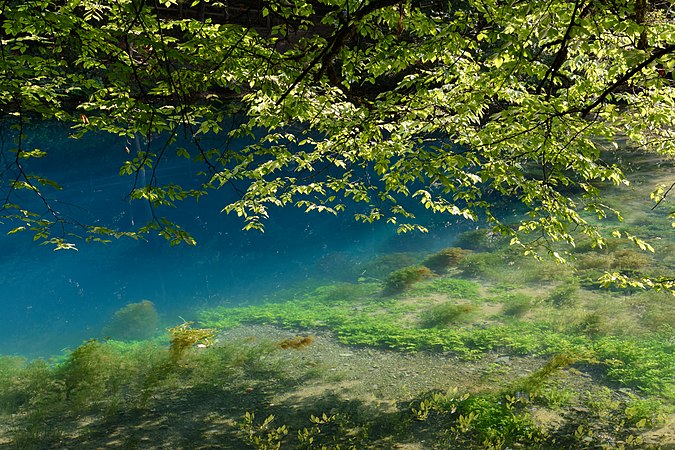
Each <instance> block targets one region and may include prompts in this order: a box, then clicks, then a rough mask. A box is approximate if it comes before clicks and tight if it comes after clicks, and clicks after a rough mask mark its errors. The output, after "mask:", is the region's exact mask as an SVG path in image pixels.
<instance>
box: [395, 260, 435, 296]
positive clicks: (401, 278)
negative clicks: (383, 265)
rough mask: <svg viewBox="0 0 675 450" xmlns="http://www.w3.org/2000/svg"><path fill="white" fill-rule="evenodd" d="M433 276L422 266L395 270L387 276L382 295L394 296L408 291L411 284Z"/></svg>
mask: <svg viewBox="0 0 675 450" xmlns="http://www.w3.org/2000/svg"><path fill="white" fill-rule="evenodd" d="M433 275H434V274H433V272H432V271H431V270H429V269H428V268H427V267H424V266H408V267H404V268H403V269H399V270H395V271H393V272H392V273H390V274H389V276H388V277H387V279H386V280H385V282H384V288H383V289H382V294H383V295H396V294H400V293H401V292H403V291H405V290H406V289H408V288H409V287H410V286H412V285H413V284H415V283H417V282H419V281H422V280H424V279H426V278H430V277H432V276H433Z"/></svg>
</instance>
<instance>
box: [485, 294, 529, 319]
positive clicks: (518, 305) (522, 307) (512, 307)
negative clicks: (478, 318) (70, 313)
mask: <svg viewBox="0 0 675 450" xmlns="http://www.w3.org/2000/svg"><path fill="white" fill-rule="evenodd" d="M494 300H500V301H501V303H503V304H504V306H503V308H502V314H504V315H506V316H511V317H523V316H524V315H526V314H527V313H528V312H530V310H531V309H532V308H533V307H534V306H535V303H536V302H535V301H534V299H533V298H532V297H531V296H529V295H527V294H524V293H522V292H514V293H510V294H507V295H504V296H501V297H495V299H494Z"/></svg>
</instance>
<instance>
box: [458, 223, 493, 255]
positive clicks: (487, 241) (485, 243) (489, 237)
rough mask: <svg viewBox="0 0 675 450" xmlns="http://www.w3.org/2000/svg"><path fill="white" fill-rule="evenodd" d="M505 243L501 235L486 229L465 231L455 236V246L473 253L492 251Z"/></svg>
mask: <svg viewBox="0 0 675 450" xmlns="http://www.w3.org/2000/svg"><path fill="white" fill-rule="evenodd" d="M504 243H505V240H504V238H503V237H502V235H501V234H499V233H495V232H494V231H492V230H490V229H488V228H478V229H476V230H469V231H465V232H463V233H461V234H459V235H458V236H457V239H456V240H455V246H457V247H461V248H463V249H468V250H474V251H488V250H494V249H496V248H498V247H500V246H501V245H503V244H504Z"/></svg>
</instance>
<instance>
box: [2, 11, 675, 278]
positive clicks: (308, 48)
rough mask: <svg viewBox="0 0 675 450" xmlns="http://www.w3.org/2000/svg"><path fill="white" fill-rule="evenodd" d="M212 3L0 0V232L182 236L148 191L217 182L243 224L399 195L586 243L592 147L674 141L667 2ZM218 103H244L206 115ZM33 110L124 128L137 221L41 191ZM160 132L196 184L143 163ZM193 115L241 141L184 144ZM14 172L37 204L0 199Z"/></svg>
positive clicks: (182, 194) (199, 130)
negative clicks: (514, 214)
mask: <svg viewBox="0 0 675 450" xmlns="http://www.w3.org/2000/svg"><path fill="white" fill-rule="evenodd" d="M227 3H229V6H228V4H227ZM227 3H221V2H217V1H206V2H197V1H195V2H193V4H192V5H188V3H186V2H183V1H180V0H162V1H159V2H158V1H157V0H155V1H142V0H97V1H92V0H30V1H18V0H6V1H4V2H2V3H1V4H0V9H1V14H2V17H3V21H2V29H1V30H0V34H1V37H2V45H1V48H0V51H1V54H2V56H1V59H0V73H1V74H2V75H1V76H0V107H1V108H2V117H3V127H6V126H15V127H17V128H18V129H19V132H18V136H19V137H18V138H17V139H16V142H15V143H14V144H13V146H12V147H11V149H10V148H7V147H4V146H3V150H2V155H1V161H2V167H1V170H2V172H1V173H2V195H3V200H4V202H3V204H2V207H1V209H0V214H2V215H1V218H2V220H3V221H4V222H7V223H13V225H12V227H13V229H12V232H16V231H24V230H28V231H32V232H33V233H34V235H35V237H36V239H42V240H45V241H48V242H51V243H53V244H55V245H56V247H57V248H72V245H73V244H72V243H70V241H71V239H70V237H69V236H70V233H73V232H77V233H80V234H82V233H84V234H85V235H87V236H88V237H89V238H90V239H104V238H107V237H109V236H115V237H119V236H122V235H127V236H131V237H138V236H140V235H142V234H143V233H148V232H158V233H159V234H161V235H163V236H164V237H166V238H167V239H169V240H170V241H171V243H179V242H189V243H193V242H194V241H193V239H192V237H191V236H190V235H189V234H188V233H187V232H186V231H184V230H182V229H181V228H180V227H179V226H178V225H177V224H175V223H173V222H171V221H169V220H167V219H164V218H162V217H161V209H162V207H164V206H175V205H176V204H177V203H179V202H180V201H181V200H185V199H188V198H199V197H200V196H202V195H204V194H207V193H208V192H210V191H212V190H215V189H228V190H231V191H232V192H234V193H235V194H236V195H237V198H236V199H235V200H234V201H231V202H228V203H226V204H224V205H223V211H225V212H228V213H235V214H237V215H238V216H240V217H242V218H243V219H244V220H245V227H246V228H247V229H262V228H263V224H264V221H265V219H266V218H267V217H268V214H269V209H270V207H272V206H286V205H294V206H297V207H300V208H303V209H306V210H308V211H311V210H317V211H326V212H330V213H338V212H341V211H343V210H345V209H346V208H347V205H352V206H353V204H354V203H355V204H357V206H356V207H353V210H352V212H353V213H354V214H355V217H356V219H358V220H362V221H373V220H378V219H384V220H387V221H389V222H391V223H394V224H397V226H398V227H399V229H400V230H401V231H408V230H414V229H421V228H422V227H421V226H420V225H419V224H418V223H416V222H415V217H414V214H413V212H412V210H411V208H409V205H410V202H406V201H402V200H403V199H406V198H413V199H416V201H417V202H419V203H420V204H421V205H423V206H424V207H425V208H428V209H430V210H433V211H435V212H438V213H441V214H449V215H457V216H463V217H465V218H467V219H474V220H475V219H478V218H487V220H488V221H489V222H491V223H492V225H494V227H495V229H496V230H498V231H499V232H501V233H503V234H505V235H507V236H510V237H511V239H512V241H511V242H512V244H514V245H520V246H523V247H524V249H525V251H526V252H536V249H537V248H538V246H539V245H540V244H542V243H543V244H545V247H546V248H547V249H549V250H550V251H551V253H552V254H554V256H555V257H557V258H562V256H560V255H559V254H558V253H555V252H554V251H553V243H554V242H556V241H562V242H567V243H569V244H573V243H574V240H575V235H578V233H583V234H585V235H587V236H588V237H590V238H591V239H592V241H593V242H594V244H595V245H598V246H602V245H603V244H604V242H605V238H604V237H603V235H602V234H601V233H600V232H599V231H598V228H597V227H596V226H595V225H594V224H593V223H592V222H589V218H590V217H592V216H598V217H600V218H604V217H606V216H607V215H608V214H610V215H619V212H618V211H616V210H613V209H612V208H610V207H608V206H607V205H606V204H605V203H603V200H602V198H601V196H600V195H599V186H600V185H601V184H602V183H603V182H611V183H614V184H617V185H619V184H625V183H627V181H626V178H625V176H624V173H623V172H622V168H621V167H620V166H619V165H617V164H614V163H610V162H608V159H607V155H610V156H611V154H612V153H613V152H615V150H616V149H617V148H618V144H617V142H618V141H620V140H621V141H623V140H626V141H627V142H628V143H629V144H630V145H634V146H637V147H640V148H644V149H648V150H653V151H657V152H659V153H661V154H663V155H668V156H673V155H674V154H675V136H674V131H673V130H674V129H675V128H674V127H673V125H674V123H673V122H674V121H675V115H674V114H673V113H672V111H673V108H674V106H675V89H674V85H673V80H672V71H673V68H674V67H675V18H674V13H673V11H672V8H671V5H670V3H669V2H664V1H657V0H638V1H627V0H616V1H604V0H547V1H538V0H537V1H528V2H524V1H518V0H507V1H501V0H465V1H457V2H449V3H447V4H445V3H441V2H433V1H430V2H422V1H412V0H407V1H402V0H365V1H362V0H358V1H357V0H292V1H290V2H289V1H276V0H266V1H262V2H258V4H259V5H260V9H256V10H252V9H250V8H252V7H248V9H246V8H243V7H241V5H240V4H239V3H238V2H227ZM237 5H239V6H237ZM191 8H192V9H191ZM200 8H201V9H200ZM195 11H198V12H200V13H198V14H195V15H194V16H190V14H189V13H190V12H195ZM251 17H253V19H251ZM232 114H241V117H244V118H245V119H243V121H242V123H241V124H240V125H238V126H237V127H234V128H232V129H230V130H226V129H223V123H224V122H225V121H224V119H225V118H226V117H228V116H229V115H232ZM36 116H37V117H40V118H46V119H58V120H62V121H66V122H68V123H70V124H72V126H73V129H74V132H75V133H77V134H82V133H86V132H89V131H92V130H104V131H107V132H110V133H114V134H117V135H120V136H124V137H126V138H127V139H129V141H130V142H131V141H132V140H133V139H138V140H139V142H143V143H144V145H142V146H141V145H139V146H138V148H137V151H133V152H131V153H130V158H129V160H128V161H127V162H126V163H125V164H124V165H123V166H122V167H121V168H120V174H121V175H127V176H131V177H135V178H134V179H135V183H134V188H133V190H132V192H131V194H130V195H131V198H133V199H139V200H144V201H147V202H149V203H150V205H151V206H152V210H153V219H152V221H151V222H150V223H148V224H147V225H146V226H145V227H144V228H142V229H141V230H139V231H128V230H119V229H111V228H106V227H102V226H91V225H87V224H85V225H79V224H75V223H73V222H74V219H73V218H70V217H67V216H66V215H64V214H63V213H61V212H60V211H58V209H56V208H55V207H54V206H53V204H52V202H50V196H51V195H52V194H51V192H52V191H53V189H58V187H59V186H58V184H56V182H54V181H52V180H48V179H45V178H44V177H42V176H40V174H38V173H31V172H29V171H28V170H26V169H25V168H24V167H25V164H24V163H25V161H26V159H30V158H39V157H42V156H44V152H43V151H41V150H40V149H36V148H30V147H27V146H26V145H25V140H24V139H23V135H22V133H23V131H24V127H25V124H26V122H27V121H28V120H30V119H31V118H34V117H36ZM261 130H264V135H262V137H260V136H261ZM181 133H184V134H185V135H186V136H187V137H188V138H189V139H191V145H190V146H189V147H186V148H180V149H178V150H177V152H178V154H179V155H180V156H183V157H185V158H187V159H189V160H191V161H193V162H194V165H195V172H198V173H199V174H200V175H199V176H200V180H201V186H200V187H199V188H196V189H195V188H194V187H184V186H181V184H180V180H165V179H161V177H159V176H157V168H158V167H159V166H161V164H162V161H163V160H164V158H165V156H166V154H167V152H169V151H174V150H171V149H172V147H169V146H168V145H167V144H168V143H171V141H173V140H175V139H176V137H177V136H179V135H180V134H181ZM210 133H216V134H218V135H220V136H222V139H223V141H227V140H228V139H232V138H235V137H240V136H253V137H260V138H259V139H257V138H256V139H254V140H253V141H252V143H250V144H249V145H247V146H245V147H243V148H233V147H232V148H229V147H228V148H226V149H225V150H223V148H224V147H223V146H220V147H218V148H209V147H207V146H205V145H204V144H203V143H202V142H203V137H204V136H205V135H208V134H210ZM160 137H161V138H160ZM145 170H147V171H149V172H150V173H151V176H150V177H148V178H147V182H145V183H143V182H142V179H143V178H140V177H139V173H141V172H142V171H145ZM671 188H672V186H671ZM21 190H27V191H29V192H31V193H33V194H35V195H36V196H38V197H39V198H40V199H41V200H42V203H41V204H42V209H40V210H32V209H31V210H29V209H27V208H25V207H24V206H22V205H21V204H18V203H17V202H16V201H15V198H16V193H17V192H18V191H21ZM668 192H669V189H668V186H664V187H663V188H662V189H660V190H659V191H657V192H655V193H654V199H655V200H656V201H657V202H660V201H661V200H662V199H663V198H664V197H665V196H666V195H667V194H668ZM502 197H505V198H508V199H513V200H516V201H517V202H519V203H521V204H522V205H523V206H524V209H525V210H526V212H527V214H526V216H525V219H523V220H521V221H519V223H518V224H517V225H515V226H514V225H513V224H507V223H504V222H503V221H502V218H500V217H499V214H498V213H497V212H496V210H495V206H496V205H495V199H496V198H502ZM673 214H674V213H671V216H673ZM55 225H56V227H55ZM77 230H79V231H77ZM82 230H84V231H82ZM624 237H627V238H629V239H632V240H634V241H635V242H636V243H637V244H638V245H639V246H641V247H643V248H649V244H647V243H645V242H643V241H641V240H639V239H638V238H636V237H633V236H630V235H628V236H625V235H624ZM614 276H615V277H616V278H615V281H619V282H625V281H626V279H625V278H621V275H617V274H615V275H614ZM640 282H643V283H656V286H657V287H659V286H663V285H664V283H665V285H666V287H667V286H670V287H672V280H661V281H659V280H656V281H655V280H642V281H640ZM669 283H670V284H669Z"/></svg>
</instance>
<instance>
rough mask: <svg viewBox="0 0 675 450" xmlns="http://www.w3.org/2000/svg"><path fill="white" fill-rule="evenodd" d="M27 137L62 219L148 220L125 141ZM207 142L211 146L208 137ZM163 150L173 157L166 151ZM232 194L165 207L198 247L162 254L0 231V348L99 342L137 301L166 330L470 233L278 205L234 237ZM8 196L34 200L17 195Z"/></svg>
mask: <svg viewBox="0 0 675 450" xmlns="http://www.w3.org/2000/svg"><path fill="white" fill-rule="evenodd" d="M2 137H3V142H2V146H3V152H5V155H7V150H8V149H10V148H12V135H11V133H9V132H8V131H7V130H6V129H4V130H3V136H2ZM26 137H27V139H28V141H27V142H26V143H25V144H26V145H25V148H29V147H38V148H40V149H42V150H45V151H47V152H48V156H47V157H45V158H43V159H40V160H31V161H27V162H26V165H27V166H28V169H29V170H34V171H36V172H39V173H40V174H41V175H44V176H47V177H49V178H52V179H53V180H55V181H57V182H58V183H59V184H60V185H61V186H62V187H63V190H62V191H45V193H46V194H47V196H48V197H49V198H50V200H51V201H52V202H53V204H55V205H57V206H58V208H59V210H60V211H61V212H65V213H67V214H68V215H70V216H72V217H73V218H75V219H77V220H80V221H82V222H84V223H92V222H95V223H98V224H101V225H105V226H109V227H114V228H117V229H119V230H133V229H135V228H136V227H138V226H139V224H141V223H142V222H144V221H145V220H147V218H148V214H149V212H148V210H147V207H146V205H144V204H142V203H138V202H136V203H130V202H129V200H128V198H127V196H128V194H129V191H130V190H131V188H132V184H133V178H132V177H122V176H119V175H118V172H119V168H120V166H121V164H122V163H123V162H124V161H125V160H126V159H128V158H129V157H130V156H129V154H128V153H127V149H130V150H131V152H132V153H133V148H134V147H133V145H134V142H128V141H127V139H126V138H122V137H117V136H111V135H109V134H104V133H101V134H90V135H87V136H85V137H84V138H81V139H73V138H71V137H69V130H68V129H67V128H66V127H64V126H61V125H57V124H42V125H39V126H33V127H32V128H31V129H28V131H27V133H26ZM209 144H210V145H218V142H217V141H216V140H215V138H214V140H213V141H212V142H210V143H209ZM143 145H145V143H143ZM152 145H157V146H161V145H162V144H161V142H159V141H158V142H157V143H152ZM223 145H224V144H223ZM228 145H230V146H234V147H236V146H237V145H243V142H231V143H229V144H228ZM174 147H175V146H174ZM166 154H167V155H173V154H175V148H171V149H169V150H168V151H167V152H166ZM5 157H6V156H5ZM197 170H200V168H199V167H197V166H195V165H191V164H190V163H189V162H187V161H186V160H184V159H181V158H168V159H167V160H166V161H165V162H163V163H162V166H161V170H160V171H159V172H158V176H159V177H160V180H159V181H160V182H163V181H166V180H168V179H172V180H174V181H176V182H178V183H181V182H183V183H186V184H190V183H193V182H194V173H195V172H196V171H197ZM4 183H6V180H3V184H4ZM231 195H232V194H231V193H228V192H227V191H223V192H221V191H215V192H213V193H211V194H210V195H209V196H208V198H205V199H201V200H200V201H199V203H198V204H195V202H194V201H191V200H188V201H185V204H183V205H182V206H181V207H180V208H179V209H177V210H175V211H170V214H171V216H172V218H175V219H177V220H178V222H179V223H180V224H181V226H183V227H184V228H186V229H187V230H188V231H190V232H191V233H192V234H193V235H194V236H195V238H196V239H197V246H196V247H188V246H186V245H181V246H178V247H170V246H169V244H168V243H167V242H165V241H164V240H162V239H161V238H157V237H154V238H150V239H149V241H147V242H145V241H134V240H130V239H120V240H117V241H114V242H112V243H109V244H107V245H103V244H99V243H89V244H88V243H85V242H83V241H78V242H77V244H78V249H79V250H78V251H58V252H55V251H53V247H51V246H40V245H37V244H36V243H35V242H33V240H32V236H30V235H25V234H21V233H17V234H13V235H11V236H8V235H7V234H6V233H7V231H8V230H10V229H11V226H12V225H11V224H0V254H1V255H2V258H1V259H0V286H1V288H0V296H1V305H2V308H1V310H2V318H3V327H2V328H1V329H0V353H2V354H14V353H19V354H25V355H28V356H37V355H46V354H53V353H57V352H59V351H60V350H61V349H63V348H65V347H72V346H76V345H78V344H79V343H80V342H81V341H82V340H83V339H88V338H92V337H100V336H101V329H102V327H103V326H104V325H105V323H106V321H108V320H109V319H110V318H111V317H112V315H113V313H114V312H115V311H116V310H117V309H119V308H121V307H123V306H124V305H126V304H128V303H134V302H138V301H140V300H143V299H148V300H151V301H152V302H154V303H155V305H156V307H157V309H158V311H159V312H160V314H161V315H162V317H163V319H164V320H165V322H166V324H176V323H179V322H180V321H181V317H185V318H186V319H189V318H190V314H191V311H193V310H194V309H195V308H199V307H204V306H214V305H219V304H231V305H238V304H248V303H257V302H260V301H264V299H265V297H266V296H269V295H271V294H273V293H274V292H276V291H279V290H282V289H286V288H289V287H291V286H294V285H297V284H298V283H303V282H311V281H315V280H333V279H341V277H342V276H343V274H341V273H340V269H339V264H338V263H337V261H339V262H340V263H341V264H344V263H345V261H346V262H347V263H353V264H360V263H362V262H365V261H367V260H368V259H369V258H372V257H373V256H374V255H377V254H381V253H385V252H396V251H416V252H424V251H432V250H435V249H439V248H442V247H446V246H449V245H451V243H452V240H453V238H454V236H456V234H457V233H458V232H461V231H464V230H466V229H468V228H470V227H472V226H475V224H471V223H466V222H464V221H462V220H460V219H455V218H452V217H450V218H447V217H446V218H439V217H421V218H420V222H421V223H422V224H424V225H426V226H428V227H429V228H430V233H429V234H425V235H421V234H416V233H411V234H406V235H397V233H396V229H395V227H394V226H392V225H388V224H385V223H376V224H361V223H357V222H355V221H354V220H353V218H352V217H353V216H352V214H353V211H348V212H346V213H344V214H343V215H341V216H338V217H334V216H331V215H328V214H314V213H310V214H305V213H304V212H303V211H300V210H297V209H294V208H286V209H276V210H273V211H272V214H271V217H270V219H269V220H268V221H267V223H266V229H265V232H264V233H262V234H261V233H259V232H257V231H242V230H241V227H242V225H243V223H242V221H241V220H240V219H239V218H237V217H236V216H234V215H226V214H222V213H220V210H221V209H222V207H223V206H224V204H225V203H224V202H226V201H227V199H228V198H231V197H228V196H231ZM16 200H17V201H18V200H20V201H22V202H24V203H26V204H35V203H34V202H35V199H34V198H32V197H30V196H27V195H26V194H25V193H24V194H22V195H21V196H20V197H18V198H17V199H16ZM166 213H167V212H166V211H159V215H163V214H166ZM331 262H335V264H331ZM366 275H367V274H366Z"/></svg>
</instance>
